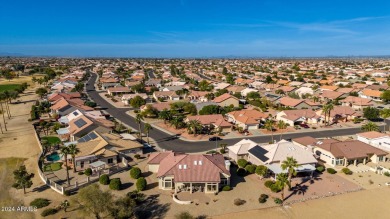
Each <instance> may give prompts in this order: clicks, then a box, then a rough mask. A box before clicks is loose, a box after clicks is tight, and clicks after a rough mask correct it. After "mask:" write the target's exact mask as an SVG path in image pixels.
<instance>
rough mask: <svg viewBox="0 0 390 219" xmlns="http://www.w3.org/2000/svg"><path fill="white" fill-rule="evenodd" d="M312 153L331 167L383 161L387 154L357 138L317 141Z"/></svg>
mask: <svg viewBox="0 0 390 219" xmlns="http://www.w3.org/2000/svg"><path fill="white" fill-rule="evenodd" d="M314 153H315V155H317V156H318V158H319V159H320V160H322V161H323V162H324V163H326V164H328V165H330V166H333V167H335V166H344V167H346V166H348V165H352V164H353V165H355V166H357V165H358V164H360V163H362V164H366V163H367V162H372V163H378V162H380V161H385V156H386V155H387V152H385V151H383V150H381V149H378V148H376V147H373V146H371V145H369V144H366V143H364V142H361V141H358V140H348V141H337V142H331V143H323V142H319V143H317V145H316V146H315V147H314Z"/></svg>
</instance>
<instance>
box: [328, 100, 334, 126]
mask: <svg viewBox="0 0 390 219" xmlns="http://www.w3.org/2000/svg"><path fill="white" fill-rule="evenodd" d="M327 105H328V125H329V121H330V112H332V110H333V109H334V105H333V103H329V104H327Z"/></svg>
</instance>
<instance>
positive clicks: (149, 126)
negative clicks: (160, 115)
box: [144, 123, 153, 144]
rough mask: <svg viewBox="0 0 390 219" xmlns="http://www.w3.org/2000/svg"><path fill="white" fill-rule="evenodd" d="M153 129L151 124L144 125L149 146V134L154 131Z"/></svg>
mask: <svg viewBox="0 0 390 219" xmlns="http://www.w3.org/2000/svg"><path fill="white" fill-rule="evenodd" d="M152 129H153V127H152V126H151V125H150V124H149V123H145V124H144V131H145V133H146V137H147V139H148V144H149V132H150V130H152Z"/></svg>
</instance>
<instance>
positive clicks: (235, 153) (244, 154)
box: [227, 139, 258, 162]
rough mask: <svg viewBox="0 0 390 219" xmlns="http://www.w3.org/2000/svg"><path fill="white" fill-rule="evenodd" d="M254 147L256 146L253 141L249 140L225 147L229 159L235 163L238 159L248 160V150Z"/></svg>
mask: <svg viewBox="0 0 390 219" xmlns="http://www.w3.org/2000/svg"><path fill="white" fill-rule="evenodd" d="M255 146H258V144H257V143H255V142H254V141H252V140H249V139H242V140H241V141H239V142H237V143H236V144H234V145H232V146H229V147H227V149H228V152H229V158H230V159H232V160H234V161H235V162H237V161H238V160H239V159H245V160H248V155H249V152H248V150H249V149H251V148H253V147H255Z"/></svg>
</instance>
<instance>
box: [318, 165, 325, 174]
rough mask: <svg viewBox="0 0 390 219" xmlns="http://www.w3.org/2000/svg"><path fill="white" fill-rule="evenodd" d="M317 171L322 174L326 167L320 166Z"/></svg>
mask: <svg viewBox="0 0 390 219" xmlns="http://www.w3.org/2000/svg"><path fill="white" fill-rule="evenodd" d="M316 170H317V172H320V173H322V172H324V171H325V167H324V166H318V167H317V168H316Z"/></svg>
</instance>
